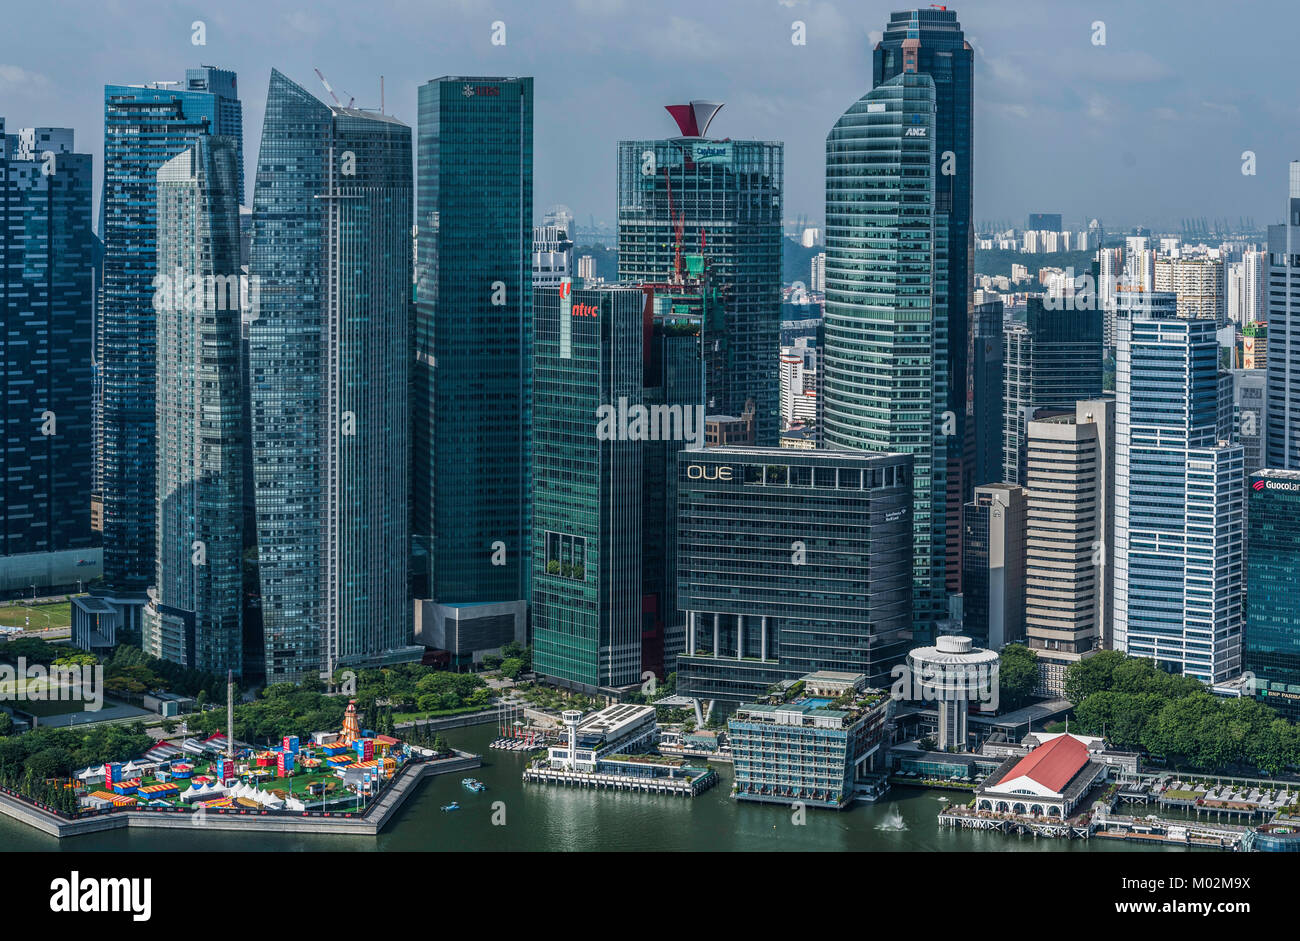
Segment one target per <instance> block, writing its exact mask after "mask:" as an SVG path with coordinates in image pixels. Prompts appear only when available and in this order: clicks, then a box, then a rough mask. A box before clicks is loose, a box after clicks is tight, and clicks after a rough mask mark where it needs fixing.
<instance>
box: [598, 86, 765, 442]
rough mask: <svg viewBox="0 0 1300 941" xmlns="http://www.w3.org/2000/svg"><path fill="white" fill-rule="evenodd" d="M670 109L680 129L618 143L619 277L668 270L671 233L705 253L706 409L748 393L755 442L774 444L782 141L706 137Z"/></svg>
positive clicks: (728, 411) (652, 277)
mask: <svg viewBox="0 0 1300 941" xmlns="http://www.w3.org/2000/svg"><path fill="white" fill-rule="evenodd" d="M698 104H699V105H701V106H703V105H706V104H707V103H704V102H700V103H698ZM683 107H684V106H683ZM709 107H715V106H713V105H709ZM716 107H720V106H716ZM674 108H676V110H677V112H678V113H677V114H675V117H678V120H679V125H680V126H681V128H682V135H683V136H681V137H676V138H671V139H667V140H632V141H620V142H619V144H618V273H619V277H620V279H622V280H623V281H629V282H635V283H638V284H639V283H644V282H653V281H660V282H662V281H667V280H669V279H670V278H672V277H673V275H674V272H675V268H676V259H677V258H678V257H679V251H678V249H679V245H678V237H677V233H678V231H680V232H681V244H680V252H681V253H692V254H703V255H706V256H708V258H709V262H710V264H711V266H712V273H713V277H714V278H715V279H716V283H717V285H718V286H719V287H720V288H722V289H723V290H724V291H725V292H726V315H725V319H723V320H722V321H721V322H720V323H719V330H718V331H717V332H716V334H713V333H711V335H707V336H706V337H705V343H706V346H707V347H708V348H711V349H713V348H716V349H717V350H718V352H719V354H720V355H721V356H722V357H724V358H725V364H726V365H725V369H721V370H718V371H716V372H713V371H711V373H710V375H711V377H712V378H714V379H716V380H721V381H713V382H711V383H709V384H706V388H705V408H706V410H707V411H708V414H709V415H731V416H739V415H742V414H743V413H744V411H745V405H746V403H747V402H749V401H750V400H752V401H753V403H754V407H755V418H754V420H755V442H756V443H757V444H759V445H762V446H775V445H776V444H777V439H778V436H779V432H780V423H779V414H778V413H779V404H780V403H779V395H780V380H779V366H780V362H779V360H780V355H781V346H780V344H781V199H782V187H783V182H784V169H785V147H784V145H783V144H781V143H780V142H777V141H750V140H730V139H729V140H725V141H724V140H712V139H709V138H707V137H705V136H703V135H704V133H705V131H706V129H707V124H706V127H705V128H700V127H698V126H697V124H696V121H695V117H694V116H693V115H692V116H691V117H690V118H689V120H688V119H687V118H686V117H683V116H681V111H680V108H677V106H674ZM674 108H670V109H669V110H670V112H673V111H674ZM682 122H685V123H682Z"/></svg>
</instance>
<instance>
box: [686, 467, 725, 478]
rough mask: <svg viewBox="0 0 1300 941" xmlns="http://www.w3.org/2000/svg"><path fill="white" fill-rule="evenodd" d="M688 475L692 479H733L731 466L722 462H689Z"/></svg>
mask: <svg viewBox="0 0 1300 941" xmlns="http://www.w3.org/2000/svg"><path fill="white" fill-rule="evenodd" d="M686 476H687V477H688V478H689V479H691V480H731V468H730V467H726V466H724V465H721V464H687V465H686Z"/></svg>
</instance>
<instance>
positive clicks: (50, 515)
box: [0, 117, 100, 595]
mask: <svg viewBox="0 0 1300 941" xmlns="http://www.w3.org/2000/svg"><path fill="white" fill-rule="evenodd" d="M91 169H92V158H91V157H90V155H89V154H79V153H76V151H75V145H74V141H73V132H72V130H71V129H70V128H49V127H37V128H23V129H21V130H18V131H17V132H16V133H14V134H6V133H5V122H4V118H2V117H0V595H4V594H7V593H10V592H27V591H28V590H29V586H35V587H36V589H37V590H40V591H42V592H44V591H46V590H49V589H61V590H67V589H76V588H79V587H81V585H80V583H81V582H82V581H85V582H89V581H90V580H91V579H92V578H95V577H96V576H98V575H99V573H100V550H99V549H98V548H96V547H97V545H98V542H97V540H96V538H95V536H94V534H93V533H92V532H91V525H90V504H91V501H90V492H91V365H90V363H91V355H90V351H91V317H92V314H93V310H94V297H93V287H92V284H93V276H94V265H95V260H96V244H95V236H94V232H93V231H92V228H91V208H90V206H91Z"/></svg>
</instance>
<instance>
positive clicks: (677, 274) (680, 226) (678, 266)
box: [664, 167, 686, 281]
mask: <svg viewBox="0 0 1300 941" xmlns="http://www.w3.org/2000/svg"><path fill="white" fill-rule="evenodd" d="M664 182H665V183H667V184H668V221H669V222H670V223H672V226H673V241H674V245H673V275H674V278H675V280H677V281H681V280H682V233H683V230H684V229H685V228H686V211H685V210H683V211H682V212H681V213H680V214H679V215H676V216H674V215H673V180H672V177H670V176H669V175H668V168H667V167H664Z"/></svg>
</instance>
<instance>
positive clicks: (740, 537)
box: [677, 447, 913, 706]
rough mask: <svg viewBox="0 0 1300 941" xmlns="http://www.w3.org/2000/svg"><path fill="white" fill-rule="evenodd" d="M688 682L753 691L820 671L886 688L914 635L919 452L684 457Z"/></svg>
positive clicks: (680, 568)
mask: <svg viewBox="0 0 1300 941" xmlns="http://www.w3.org/2000/svg"><path fill="white" fill-rule="evenodd" d="M677 457H678V465H677V475H678V492H679V497H678V527H679V530H678V561H677V573H678V585H679V597H680V604H681V605H682V607H683V608H684V609H685V610H686V612H687V621H686V625H687V627H686V651H685V652H684V653H683V654H682V655H681V656H679V657H678V658H677V689H678V692H679V693H681V694H682V695H684V696H690V697H692V698H694V699H696V700H697V701H716V702H720V703H724V704H730V705H733V706H734V705H737V704H739V703H743V702H753V701H754V699H755V697H757V696H761V695H762V694H763V693H764V692H766V690H767V689H768V687H770V686H772V685H773V684H775V683H778V682H780V681H781V680H795V679H798V678H799V677H800V676H803V675H804V674H806V673H809V672H812V671H814V670H835V671H842V672H847V673H861V674H863V675H865V676H866V677H867V678H868V683H869V684H874V685H876V686H886V685H888V684H889V682H890V670H891V669H892V668H893V667H894V666H895V665H896V664H898V663H900V662H902V660H903V657H904V655H905V654H906V652H907V649H908V647H909V646H910V644H911V640H912V630H911V626H912V616H911V592H910V587H911V585H910V583H911V568H910V565H909V564H908V554H907V547H908V545H909V544H910V542H911V530H910V526H909V517H910V515H911V501H912V492H913V491H912V481H911V464H912V458H911V456H909V455H905V454H870V453H866V452H864V451H861V450H854V451H844V450H833V449H818V450H809V451H799V450H790V449H783V448H731V447H716V448H689V449H683V450H682V451H680V452H679V453H678V455H677Z"/></svg>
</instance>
